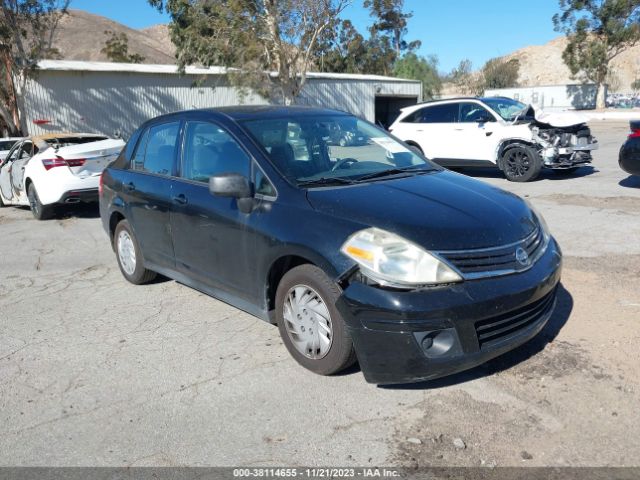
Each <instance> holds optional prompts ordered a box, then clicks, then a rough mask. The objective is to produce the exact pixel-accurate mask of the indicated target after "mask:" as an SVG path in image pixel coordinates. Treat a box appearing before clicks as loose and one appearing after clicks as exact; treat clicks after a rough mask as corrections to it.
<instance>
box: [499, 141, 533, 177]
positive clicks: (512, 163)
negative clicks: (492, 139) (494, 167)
mask: <svg viewBox="0 0 640 480" xmlns="http://www.w3.org/2000/svg"><path fill="white" fill-rule="evenodd" d="M505 168H506V170H507V172H508V173H509V175H510V176H511V177H523V176H524V175H526V173H527V172H528V171H529V170H530V169H531V159H530V158H529V156H528V155H527V154H526V152H524V151H522V150H520V149H517V148H516V149H513V150H512V151H511V152H509V154H508V155H507V158H506V161H505Z"/></svg>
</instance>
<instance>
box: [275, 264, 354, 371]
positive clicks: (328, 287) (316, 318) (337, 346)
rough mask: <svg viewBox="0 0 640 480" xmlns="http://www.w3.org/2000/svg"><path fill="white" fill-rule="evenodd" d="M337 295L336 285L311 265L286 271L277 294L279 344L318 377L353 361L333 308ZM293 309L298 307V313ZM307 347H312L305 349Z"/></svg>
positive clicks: (342, 324) (344, 329)
mask: <svg viewBox="0 0 640 480" xmlns="http://www.w3.org/2000/svg"><path fill="white" fill-rule="evenodd" d="M339 296H340V289H339V288H338V286H337V285H336V284H335V283H333V282H332V281H331V279H330V278H329V277H328V276H327V275H326V274H325V273H324V272H323V271H322V270H321V269H319V268H318V267H316V266H314V265H300V266H298V267H295V268H293V269H291V270H289V271H288V272H287V273H286V274H285V275H284V277H282V280H281V281H280V284H279V285H278V289H277V291H276V320H277V322H278V330H279V331H280V336H281V337H282V341H283V342H284V344H285V346H286V347H287V350H289V353H290V354H291V356H292V357H293V358H294V359H295V360H296V361H297V362H298V363H299V364H300V365H302V366H303V367H305V368H306V369H308V370H311V371H312V372H314V373H317V374H319V375H332V374H334V373H338V372H340V371H341V370H344V369H345V368H347V367H349V366H351V365H353V363H355V361H356V354H355V350H354V348H353V342H352V341H351V336H350V335H349V332H348V330H347V327H346V324H345V322H344V320H343V319H342V316H341V315H340V313H339V312H338V309H337V308H336V306H335V304H336V301H337V300H338V297H339ZM323 305H324V307H325V308H322V307H323ZM292 306H294V307H299V313H298V314H295V313H294V309H293V308H291V307H292ZM305 307H306V308H305ZM311 307H313V309H312V308H311ZM319 312H320V313H319ZM294 315H295V316H294ZM296 317H297V318H296ZM298 319H299V321H297V320H298ZM314 329H315V330H316V331H315V334H314V332H313V330H314ZM290 332H291V333H290ZM320 332H324V335H321V333H320ZM314 335H315V336H314ZM294 338H297V339H298V340H299V342H296V341H294ZM314 338H315V339H316V340H317V341H316V340H313V339H314ZM322 339H324V341H323V340H322ZM327 339H328V341H329V345H328V346H327V343H326V342H327ZM307 342H309V343H307ZM309 344H311V346H312V347H313V348H308V347H309ZM298 345H299V346H298ZM316 346H317V347H318V348H316ZM303 350H304V351H305V353H303Z"/></svg>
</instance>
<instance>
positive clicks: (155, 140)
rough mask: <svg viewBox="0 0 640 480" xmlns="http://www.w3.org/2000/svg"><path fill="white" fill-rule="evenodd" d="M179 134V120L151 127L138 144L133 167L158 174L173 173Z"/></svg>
mask: <svg viewBox="0 0 640 480" xmlns="http://www.w3.org/2000/svg"><path fill="white" fill-rule="evenodd" d="M179 134H180V123H179V122H173V123H164V124H162V125H156V126H153V127H150V128H149V130H148V131H147V132H146V133H145V135H144V137H143V138H142V140H141V142H140V145H138V149H137V150H136V153H135V155H134V158H133V161H132V165H133V168H134V169H135V170H141V171H143V172H147V173H155V174H157V175H173V165H174V159H175V156H176V148H177V145H178V136H179ZM145 140H146V141H145ZM142 147H144V153H143V152H142ZM143 155H144V156H143Z"/></svg>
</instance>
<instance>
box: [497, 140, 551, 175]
mask: <svg viewBox="0 0 640 480" xmlns="http://www.w3.org/2000/svg"><path fill="white" fill-rule="evenodd" d="M541 170H542V159H541V158H540V155H538V152H536V151H535V150H534V149H533V148H531V147H527V146H517V147H511V148H509V149H507V150H506V151H505V152H504V153H503V154H502V171H503V172H504V176H505V177H506V178H507V180H509V181H511V182H530V181H532V180H535V179H536V178H538V175H540V171H541Z"/></svg>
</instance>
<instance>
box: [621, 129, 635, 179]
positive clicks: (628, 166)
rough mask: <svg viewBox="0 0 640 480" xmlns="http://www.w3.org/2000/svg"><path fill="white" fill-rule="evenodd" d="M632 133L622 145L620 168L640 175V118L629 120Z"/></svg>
mask: <svg viewBox="0 0 640 480" xmlns="http://www.w3.org/2000/svg"><path fill="white" fill-rule="evenodd" d="M629 126H630V127H631V133H629V138H627V141H626V142H625V143H624V145H622V148H621V149H620V155H619V157H618V163H619V164H620V168H622V170H624V171H625V172H627V173H629V174H631V175H640V120H633V121H631V122H629Z"/></svg>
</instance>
